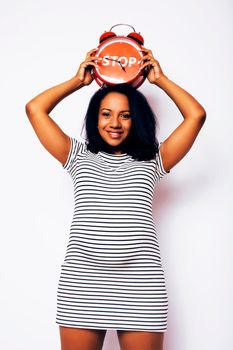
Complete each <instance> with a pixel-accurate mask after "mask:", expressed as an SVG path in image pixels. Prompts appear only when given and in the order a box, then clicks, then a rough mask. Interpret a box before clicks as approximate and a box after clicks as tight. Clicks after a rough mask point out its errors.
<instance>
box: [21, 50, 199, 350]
mask: <svg viewBox="0 0 233 350" xmlns="http://www.w3.org/2000/svg"><path fill="white" fill-rule="evenodd" d="M143 50H144V53H145V55H144V56H143V58H142V61H143V67H147V72H148V73H147V79H148V81H149V82H150V83H151V87H152V88H154V85H156V86H157V87H159V88H160V89H162V90H163V91H164V92H165V93H166V94H167V95H168V96H169V97H170V98H171V99H172V100H173V101H174V103H175V104H176V106H177V107H178V109H179V111H180V113H181V114H182V116H183V121H182V122H181V123H180V124H179V125H178V126H177V127H176V129H175V130H174V131H173V132H172V133H171V135H169V136H168V137H167V138H166V139H165V140H164V141H163V142H158V140H157V137H156V126H157V124H156V118H155V116H154V114H153V111H152V109H151V107H150V105H149V104H148V102H147V100H146V98H145V97H144V96H143V95H142V93H141V92H139V91H138V90H136V89H135V88H133V87H131V86H129V85H125V84H119V85H116V86H104V87H102V88H100V89H99V90H98V91H96V93H95V94H94V95H93V97H92V98H91V100H90V103H89V106H88V109H87V113H86V117H85V123H84V125H85V131H86V138H85V141H83V140H81V139H80V138H79V137H70V136H68V135H66V134H65V133H64V132H63V131H62V130H61V128H60V127H59V126H58V125H57V124H56V123H55V121H54V120H53V119H52V118H51V117H50V116H49V113H50V112H51V111H52V110H53V108H54V107H55V106H56V105H57V104H58V103H59V102H60V101H61V100H62V99H64V98H65V97H66V96H68V95H70V94H71V93H73V92H75V91H77V90H79V89H81V88H83V87H85V86H87V85H89V84H90V83H91V82H92V81H93V76H92V74H91V70H92V69H93V68H94V67H96V66H97V64H98V60H99V58H97V57H96V56H95V51H96V49H94V50H91V51H90V52H88V53H87V55H86V58H85V60H84V61H83V62H82V63H81V64H80V66H79V69H78V71H77V74H76V75H75V76H74V77H72V78H71V79H70V80H68V81H65V82H63V83H61V84H59V85H57V86H54V87H52V88H49V89H47V90H45V91H44V92H42V93H40V94H39V95H38V96H36V97H34V98H33V99H32V100H31V101H29V102H28V103H27V104H26V113H27V116H28V118H29V120H30V122H31V124H32V127H33V128H34V130H35V132H36V135H37V136H38V138H39V140H40V142H41V143H42V145H43V146H44V147H45V148H46V149H47V151H48V152H50V153H51V155H52V156H54V157H55V158H56V159H57V160H58V161H59V162H60V163H61V165H62V167H63V168H64V169H65V170H66V171H67V172H68V174H69V175H70V177H71V179H72V181H73V185H74V214H73V219H72V223H71V227H70V234H69V243H68V245H67V249H66V255H65V257H64V261H63V262H62V264H61V273H60V278H59V282H58V290H57V315H56V323H57V324H58V325H59V331H60V339H61V349H62V350H84V349H85V350H100V349H102V346H103V342H104V337H105V333H106V330H107V329H115V330H116V331H117V335H118V339H119V344H120V347H121V350H162V348H163V337H164V333H165V331H166V329H167V316H168V295H167V290H166V283H165V278H164V270H163V266H162V264H161V257H160V249H159V243H158V239H157V232H156V226H155V223H154V220H153V216H152V199H153V193H154V189H155V188H156V186H157V184H158V183H159V181H160V180H161V179H162V177H164V176H165V175H167V174H168V173H169V172H170V170H171V169H172V168H173V167H174V166H175V165H176V164H177V163H178V162H179V161H180V160H181V159H182V158H183V157H184V156H185V155H186V154H187V152H188V151H189V150H190V148H191V147H192V145H193V143H194V141H195V139H196V137H197V135H198V133H199V131H200V130H201V128H202V126H203V124H204V122H205V119H206V112H205V110H204V108H203V107H202V106H201V105H200V103H199V102H198V101H197V100H196V99H195V98H194V97H193V96H191V95H190V94H189V93H188V92H186V91H185V90H184V89H182V88H181V87H179V86H178V85H177V84H175V83H174V82H173V81H171V80H170V79H169V78H168V77H167V76H166V75H165V74H164V73H163V71H162V69H161V66H160V64H159V62H158V61H157V60H156V59H155V58H154V56H153V53H152V51H151V50H149V49H146V48H145V47H143Z"/></svg>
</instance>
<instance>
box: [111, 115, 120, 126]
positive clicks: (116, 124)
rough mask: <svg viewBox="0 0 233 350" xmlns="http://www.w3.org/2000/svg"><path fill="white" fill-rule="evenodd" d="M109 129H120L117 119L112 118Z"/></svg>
mask: <svg viewBox="0 0 233 350" xmlns="http://www.w3.org/2000/svg"><path fill="white" fill-rule="evenodd" d="M110 127H112V128H121V123H120V120H119V119H118V117H117V116H115V117H114V116H113V117H112V118H111V121H110Z"/></svg>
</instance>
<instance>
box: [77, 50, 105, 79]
mask: <svg viewBox="0 0 233 350" xmlns="http://www.w3.org/2000/svg"><path fill="white" fill-rule="evenodd" d="M97 50H98V48H95V49H93V50H91V51H89V52H88V53H87V55H86V58H85V61H83V62H82V63H81V64H80V66H79V69H78V72H77V74H76V76H75V77H76V78H78V80H80V82H81V83H82V84H83V85H89V84H91V82H92V81H93V79H94V77H93V75H92V73H91V71H92V69H93V67H97V63H95V61H101V59H102V58H99V57H96V56H93V54H94V53H95V52H96V51H97Z"/></svg>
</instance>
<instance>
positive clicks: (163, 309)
mask: <svg viewBox="0 0 233 350" xmlns="http://www.w3.org/2000/svg"><path fill="white" fill-rule="evenodd" d="M63 167H64V169H65V170H66V171H67V172H68V173H69V174H70V176H71V178H72V180H73V185H74V202H75V203H74V214H73V219H72V222H71V227H70V235H69V242H68V245H67V248H66V255H65V258H64V261H63V263H62V265H61V273H60V278H59V282H58V290H57V314H56V323H57V324H59V325H61V326H65V327H75V328H76V327H77V328H92V329H111V330H112V329H122V330H138V331H157V332H164V331H166V329H167V315H168V295H167V290H166V281H165V277H164V269H163V267H162V264H161V257H160V248H159V243H158V239H157V234H156V227H155V224H154V221H153V216H152V200H153V193H154V189H155V187H156V184H157V183H158V182H159V181H160V179H161V178H162V177H163V176H164V175H166V174H168V172H166V171H165V170H164V168H163V164H162V158H161V154H160V152H159V153H158V154H157V157H156V159H153V160H149V161H136V160H134V159H133V158H132V157H131V156H130V155H128V154H127V153H123V154H120V155H116V154H110V153H106V152H103V151H101V152H98V153H97V154H95V153H92V152H90V151H89V150H87V147H86V143H85V141H79V140H77V139H76V138H73V137H71V148H70V152H69V156H68V158H67V161H66V163H65V164H64V165H63Z"/></svg>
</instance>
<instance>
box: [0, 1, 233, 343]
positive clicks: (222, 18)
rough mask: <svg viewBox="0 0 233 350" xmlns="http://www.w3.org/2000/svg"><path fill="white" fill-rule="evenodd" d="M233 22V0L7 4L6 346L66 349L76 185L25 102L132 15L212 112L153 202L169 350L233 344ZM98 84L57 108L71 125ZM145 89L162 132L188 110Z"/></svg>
mask: <svg viewBox="0 0 233 350" xmlns="http://www.w3.org/2000/svg"><path fill="white" fill-rule="evenodd" d="M231 20H232V3H231V2H230V0H229V1H227V0H221V1H220V0H219V1H216V0H215V1H213V0H204V1H203V0H202V1H200V0H195V1H194V0H193V1H186V0H176V1H165V2H163V3H162V1H155V0H153V1H146V2H138V3H137V2H136V1H134V2H133V1H132V2H131V1H126V0H124V1H122V0H117V1H95V2H87V1H83V2H78V1H75V0H74V1H71V0H67V1H59V0H56V1H55V0H49V1H48V0H46V1H45V0H41V1H40V2H37V1H29V0H28V1H27V0H21V1H16V0H13V1H8V2H5V3H4V4H2V5H1V15H0V35H1V65H0V74H1V79H0V82H1V138H0V140H1V163H2V164H1V165H2V170H1V188H0V191H1V244H0V247H1V248H0V249H1V251H0V259H1V261H0V268H1V297H0V322H1V325H0V327H1V336H0V346H1V348H3V349H4V350H10V349H12V350H13V349H17V350H31V349H34V350H41V349H45V350H46V349H49V350H53V349H54V350H55V349H56V350H58V349H60V339H59V331H58V325H57V324H56V323H55V313H56V291H57V283H58V278H59V273H60V265H61V263H62V261H63V258H64V255H65V250H66V245H67V243H68V234H69V226H70V223H71V219H72V214H73V188H72V182H71V179H70V177H69V175H68V174H67V173H66V171H64V170H63V168H62V166H61V164H60V163H59V162H58V161H57V160H56V159H55V158H53V157H52V156H51V155H50V154H49V153H48V152H47V151H46V150H45V149H44V148H43V146H42V145H41V144H40V142H39V140H38V139H37V137H36V134H35V133H34V130H33V129H32V127H31V125H30V123H29V121H28V119H27V116H26V114H25V110H24V107H25V104H26V102H27V101H29V100H30V99H31V98H32V97H34V96H35V95H37V94H38V93H40V92H42V91H43V90H45V89H47V88H49V87H51V86H54V85H57V84H59V83H61V82H63V81H65V80H68V79H70V78H71V77H72V76H73V75H74V74H75V73H76V71H77V69H78V66H79V64H80V63H81V62H82V60H83V59H84V57H85V55H86V52H87V51H89V50H90V49H92V48H94V47H96V46H97V45H98V39H99V36H100V35H101V34H102V33H103V32H104V31H105V30H109V29H110V27H111V26H112V25H114V24H116V23H129V24H132V25H133V26H134V27H135V28H136V30H137V31H140V32H141V34H142V35H143V36H144V38H145V46H146V47H148V48H150V49H152V51H153V53H154V56H155V58H156V59H157V60H158V61H159V63H160V65H161V67H162V69H163V71H164V73H165V74H166V75H167V76H168V77H169V78H170V79H171V80H172V81H174V82H176V83H177V84H178V85H180V86H181V87H183V88H184V89H185V90H186V91H188V92H190V93H191V94H192V95H193V96H194V97H195V98H196V99H197V100H198V101H199V102H200V103H201V104H202V105H203V107H204V108H205V110H206V112H207V119H206V123H205V124H204V126H203V129H202V130H201V132H200V134H199V135H198V137H197V139H196V141H195V143H194V145H193V147H192V149H191V150H190V152H189V153H188V154H187V156H186V157H185V158H184V159H183V160H182V161H181V162H180V163H178V164H177V165H176V166H175V167H174V168H173V169H172V170H171V173H170V174H169V175H167V176H166V177H165V178H164V179H163V180H162V182H161V183H160V185H159V187H158V188H157V196H156V200H155V203H154V215H155V221H156V223H157V227H158V237H159V241H160V248H161V257H162V261H163V265H164V269H165V275H166V280H167V288H168V294H169V316H168V330H167V332H166V335H165V341H164V350H197V349H198V350H219V349H224V350H230V349H232V347H233V339H232V332H230V331H231V330H232V312H233V308H232V295H233V290H232V285H233V281H232V271H231V270H232V254H231V252H232V229H231V226H232V225H231V217H232V175H233V174H232V170H233V167H232V146H233V145H232V139H233V137H232V127H233V113H232V111H233V107H232V83H233V81H232V76H233V75H232V73H233V72H232V62H233V57H232V21H231ZM123 30H124V34H128V29H127V28H123ZM116 31H117V29H116ZM118 33H119V31H118ZM97 89H98V86H97V84H96V83H95V82H93V83H92V84H91V85H90V86H88V87H85V88H83V89H81V90H79V91H77V92H76V93H74V94H72V95H70V96H69V97H67V98H66V99H65V100H63V101H62V102H60V104H59V105H58V106H57V107H56V108H55V109H54V110H53V112H52V113H51V117H52V118H54V120H55V121H56V122H57V123H58V124H59V126H60V127H61V128H62V129H63V130H64V131H65V132H66V133H67V134H68V135H70V136H75V137H78V136H79V135H80V132H81V127H82V122H83V118H84V114H85V112H86V108H87V104H88V101H89V99H90V97H91V95H92V94H93V93H94V92H95V91H96V90H97ZM140 91H142V92H143V93H144V94H145V95H146V96H147V97H148V99H149V101H150V102H151V105H152V107H153V109H154V111H155V113H156V115H157V118H158V120H159V130H158V138H159V140H160V141H163V140H164V139H165V138H166V137H168V136H169V134H170V133H171V132H172V131H173V130H174V129H175V128H176V127H177V126H178V125H179V124H180V123H181V122H182V118H183V117H182V115H181V114H180V112H179V110H178V109H177V107H176V105H175V104H174V103H173V101H172V100H171V99H170V98H169V97H168V96H167V95H166V93H164V91H162V90H161V89H159V88H158V87H156V86H154V85H151V84H150V83H149V82H145V83H144V84H143V85H142V87H140ZM106 349H109V350H113V349H114V350H117V349H119V345H118V342H117V337H116V332H115V331H114V330H113V331H108V332H107V336H106V338H105V343H104V350H106Z"/></svg>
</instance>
